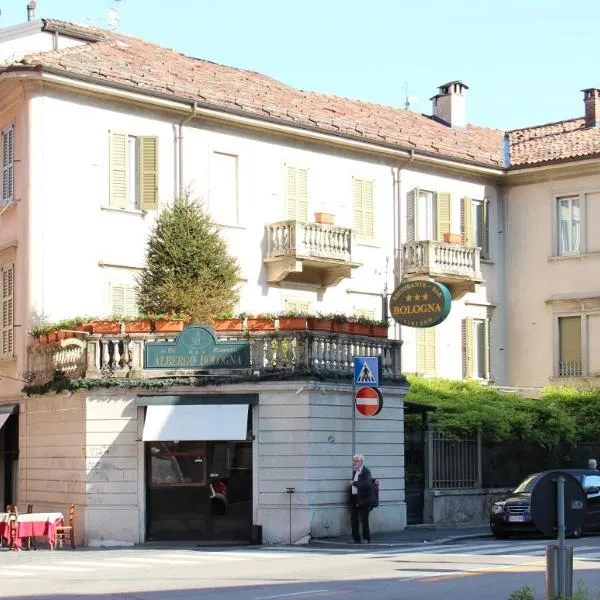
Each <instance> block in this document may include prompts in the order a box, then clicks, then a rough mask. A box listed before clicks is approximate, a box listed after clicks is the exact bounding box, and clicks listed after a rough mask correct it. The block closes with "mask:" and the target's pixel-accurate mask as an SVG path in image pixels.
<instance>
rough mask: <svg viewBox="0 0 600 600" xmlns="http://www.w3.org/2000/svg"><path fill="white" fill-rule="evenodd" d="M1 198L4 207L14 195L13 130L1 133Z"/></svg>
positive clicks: (0, 202) (12, 128)
mask: <svg viewBox="0 0 600 600" xmlns="http://www.w3.org/2000/svg"><path fill="white" fill-rule="evenodd" d="M1 192H2V196H1V198H0V204H1V205H3V206H4V205H6V204H8V203H9V202H12V201H13V200H14V195H15V128H14V127H12V126H11V127H8V128H6V129H4V130H3V131H2V188H1Z"/></svg>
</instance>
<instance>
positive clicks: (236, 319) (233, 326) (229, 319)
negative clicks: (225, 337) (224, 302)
mask: <svg viewBox="0 0 600 600" xmlns="http://www.w3.org/2000/svg"><path fill="white" fill-rule="evenodd" d="M245 318H246V314H245V313H240V314H239V315H238V316H234V315H233V314H232V313H220V314H218V315H217V316H216V318H215V331H241V330H242V327H243V325H244V319H245Z"/></svg>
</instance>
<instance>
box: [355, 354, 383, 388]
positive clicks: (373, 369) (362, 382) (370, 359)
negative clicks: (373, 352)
mask: <svg viewBox="0 0 600 600" xmlns="http://www.w3.org/2000/svg"><path fill="white" fill-rule="evenodd" d="M354 385H358V386H368V387H379V356H355V357H354Z"/></svg>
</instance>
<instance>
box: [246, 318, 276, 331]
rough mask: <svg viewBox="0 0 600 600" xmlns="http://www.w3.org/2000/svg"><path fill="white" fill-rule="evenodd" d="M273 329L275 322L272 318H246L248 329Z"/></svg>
mask: <svg viewBox="0 0 600 600" xmlns="http://www.w3.org/2000/svg"><path fill="white" fill-rule="evenodd" d="M273 329H275V322H274V321H273V320H272V319H266V318H262V317H259V318H254V319H252V318H248V330H249V331H271V330H273Z"/></svg>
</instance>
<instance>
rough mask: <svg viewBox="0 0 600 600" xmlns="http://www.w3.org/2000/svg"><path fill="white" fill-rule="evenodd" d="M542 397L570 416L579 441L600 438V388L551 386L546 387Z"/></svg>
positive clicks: (591, 440) (550, 404) (590, 440)
mask: <svg viewBox="0 0 600 600" xmlns="http://www.w3.org/2000/svg"><path fill="white" fill-rule="evenodd" d="M542 398H543V400H544V401H545V402H546V403H547V404H548V405H549V406H552V407H557V408H559V409H560V410H562V411H563V412H564V413H566V414H567V415H568V416H569V417H570V418H571V420H572V421H573V426H574V427H575V429H576V430H577V435H578V438H579V440H580V441H582V442H593V441H596V440H598V438H600V420H599V419H598V414H599V412H598V411H599V410H600V390H598V389H589V390H576V389H573V388H565V387H553V388H546V389H545V390H544V393H543V395H542Z"/></svg>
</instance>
